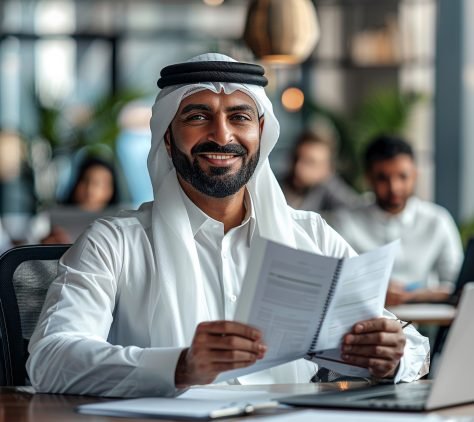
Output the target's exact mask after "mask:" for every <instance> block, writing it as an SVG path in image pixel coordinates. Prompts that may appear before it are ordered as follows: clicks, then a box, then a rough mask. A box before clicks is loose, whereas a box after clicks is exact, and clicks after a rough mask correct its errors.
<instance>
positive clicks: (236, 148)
mask: <svg viewBox="0 0 474 422" xmlns="http://www.w3.org/2000/svg"><path fill="white" fill-rule="evenodd" d="M247 152H248V151H247V148H244V147H243V146H242V145H238V144H231V145H224V146H222V145H218V144H216V143H215V142H212V141H209V142H204V143H203V144H199V145H196V146H195V147H193V148H192V149H191V154H209V153H216V154H233V155H245V154H247Z"/></svg>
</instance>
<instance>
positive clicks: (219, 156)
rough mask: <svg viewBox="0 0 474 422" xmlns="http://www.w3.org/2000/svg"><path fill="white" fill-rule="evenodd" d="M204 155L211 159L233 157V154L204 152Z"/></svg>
mask: <svg viewBox="0 0 474 422" xmlns="http://www.w3.org/2000/svg"><path fill="white" fill-rule="evenodd" d="M204 156H205V157H206V158H210V159H211V160H229V159H230V158H234V156H233V155H218V154H205V155H204Z"/></svg>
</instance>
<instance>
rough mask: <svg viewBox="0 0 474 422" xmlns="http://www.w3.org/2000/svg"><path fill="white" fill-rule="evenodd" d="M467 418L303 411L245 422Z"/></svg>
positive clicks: (463, 420) (452, 421) (464, 419)
mask: <svg viewBox="0 0 474 422" xmlns="http://www.w3.org/2000/svg"><path fill="white" fill-rule="evenodd" d="M472 420H473V419H472V418H471V417H469V416H459V417H446V418H445V417H442V416H439V415H433V414H422V413H421V414H420V413H409V414H406V413H393V412H392V413H389V412H383V413H382V412H373V411H368V412H361V411H347V410H313V409H312V410H303V411H297V412H292V413H285V414H283V415H276V416H270V417H266V418H265V417H263V418H258V419H257V418H246V419H245V421H246V422H314V421H324V422H349V421H350V422H380V421H383V422H443V421H446V422H448V421H449V422H468V421H472Z"/></svg>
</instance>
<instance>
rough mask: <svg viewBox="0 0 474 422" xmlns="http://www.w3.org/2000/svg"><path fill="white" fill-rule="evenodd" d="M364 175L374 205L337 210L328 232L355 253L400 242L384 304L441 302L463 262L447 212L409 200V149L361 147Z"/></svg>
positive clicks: (384, 140) (380, 142) (392, 143)
mask: <svg viewBox="0 0 474 422" xmlns="http://www.w3.org/2000/svg"><path fill="white" fill-rule="evenodd" d="M365 171H366V176H367V180H368V183H369V185H370V187H371V189H372V190H373V192H374V194H375V203H370V204H367V205H365V206H361V207H359V208H356V209H354V210H344V211H342V210H341V211H338V212H337V213H336V215H335V216H334V219H333V220H332V221H331V222H332V225H333V227H334V228H335V229H336V230H337V231H338V232H339V233H340V234H341V235H342V236H343V237H344V239H345V240H347V241H348V243H349V244H350V245H351V246H352V247H353V248H354V249H355V250H356V251H357V252H359V253H361V252H365V251H368V250H371V249H373V248H376V247H377V246H380V245H382V244H385V243H388V242H390V241H391V240H394V239H397V238H400V239H401V245H402V247H401V248H400V250H399V253H398V255H397V257H396V259H395V263H394V267H393V273H392V280H391V282H390V287H389V290H388V294H387V300H386V304H387V305H397V304H400V303H403V302H407V301H418V302H424V301H441V300H444V299H447V297H448V295H449V293H450V291H451V290H452V281H453V280H454V279H455V278H456V276H457V273H458V271H459V268H460V264H461V261H462V257H463V252H462V245H461V239H460V236H459V232H458V230H457V228H456V225H455V223H454V221H453V219H452V217H451V216H450V215H449V213H448V211H447V210H445V209H444V208H442V207H440V206H438V205H435V204H433V203H431V202H426V201H422V200H420V199H418V198H417V197H415V196H414V194H413V193H414V189H415V183H416V176H417V171H416V165H415V158H414V153H413V150H412V148H411V147H410V145H409V144H408V143H407V142H405V141H404V140H402V139H400V138H397V137H392V136H380V137H378V138H376V139H374V140H373V142H371V143H370V145H369V147H368V148H367V151H366V154H365Z"/></svg>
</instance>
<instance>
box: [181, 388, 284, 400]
mask: <svg viewBox="0 0 474 422" xmlns="http://www.w3.org/2000/svg"><path fill="white" fill-rule="evenodd" d="M283 395H284V396H287V395H288V394H283V393H270V392H269V391H265V390H244V391H242V390H236V389H226V388H219V387H217V386H216V387H210V388H190V389H189V390H186V391H185V392H184V393H183V394H181V395H180V396H178V397H177V399H178V400H179V399H192V400H213V401H215V400H222V401H224V402H229V401H243V400H250V401H251V402H256V401H268V400H272V399H275V398H277V397H281V396H283Z"/></svg>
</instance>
